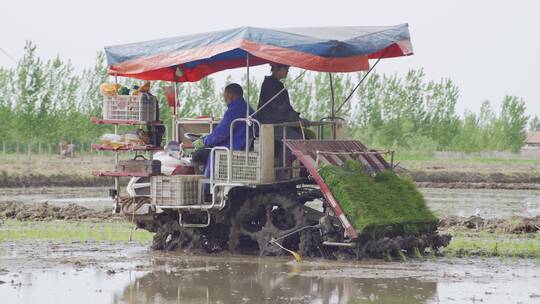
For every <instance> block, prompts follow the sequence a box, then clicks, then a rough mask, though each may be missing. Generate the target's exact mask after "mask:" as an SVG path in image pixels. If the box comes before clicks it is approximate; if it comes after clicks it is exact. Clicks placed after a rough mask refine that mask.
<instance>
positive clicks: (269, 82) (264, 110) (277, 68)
mask: <svg viewBox="0 0 540 304" xmlns="http://www.w3.org/2000/svg"><path fill="white" fill-rule="evenodd" d="M270 66H271V67H272V69H271V72H272V75H270V76H266V77H265V78H264V81H263V83H262V86H261V93H260V96H259V106H258V110H257V111H258V113H257V120H259V122H261V123H263V124H264V123H266V124H270V123H271V124H278V123H284V122H300V123H301V124H302V125H303V126H307V125H308V123H309V121H308V120H305V119H302V118H300V113H298V112H296V111H295V110H294V109H293V107H292V105H291V101H290V99H289V92H288V91H287V89H285V86H284V85H283V82H281V79H284V78H285V77H287V75H288V74H289V66H288V65H284V64H279V63H272V64H270ZM285 131H286V134H285V138H286V139H302V138H303V136H302V132H301V130H300V128H298V127H287V128H286V130H285ZM274 138H275V145H274V151H275V153H274V155H275V158H276V166H277V167H280V166H282V165H283V162H284V156H283V142H282V139H283V138H284V137H283V128H282V127H276V128H274ZM291 163H292V154H291V153H290V152H288V153H287V155H286V159H285V166H290V165H291ZM277 175H278V179H283V178H286V176H287V175H288V174H287V173H286V172H285V171H281V172H277Z"/></svg>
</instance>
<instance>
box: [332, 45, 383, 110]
mask: <svg viewBox="0 0 540 304" xmlns="http://www.w3.org/2000/svg"><path fill="white" fill-rule="evenodd" d="M387 50H388V49H385V50H384V51H383V52H382V53H381V56H380V57H379V59H377V61H375V63H374V64H373V66H371V67H370V68H369V70H368V71H367V73H366V75H364V77H362V79H360V82H358V84H357V85H356V86H355V87H354V89H353V90H352V91H351V93H350V94H349V96H347V98H345V100H344V101H343V103H342V104H341V105H340V106H339V107H338V109H337V111H336V113H339V111H340V110H341V108H343V106H344V105H345V104H346V103H347V102H348V101H349V100H350V99H351V97H352V96H353V94H354V92H356V90H357V89H358V88H359V87H360V85H361V84H362V83H363V82H364V80H365V79H366V78H367V77H368V75H369V73H371V71H373V69H375V67H376V66H377V64H378V63H379V61H381V59H382V58H383V57H384V54H385V53H386V51H387Z"/></svg>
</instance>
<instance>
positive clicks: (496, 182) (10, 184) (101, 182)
mask: <svg viewBox="0 0 540 304" xmlns="http://www.w3.org/2000/svg"><path fill="white" fill-rule="evenodd" d="M396 170H397V172H398V173H399V174H400V175H406V176H409V177H411V178H412V179H413V180H414V181H415V182H416V183H417V185H418V186H420V187H429V188H457V189H511V190H517V189H519V190H540V174H532V173H477V172H460V171H443V172H427V171H409V170H406V169H403V168H398V169H396ZM112 184H113V180H112V179H111V178H107V177H94V176H90V174H89V175H88V176H80V175H75V174H56V175H35V174H29V175H8V174H7V173H6V172H2V173H0V188H24V187H26V188H29V187H106V186H110V185H112Z"/></svg>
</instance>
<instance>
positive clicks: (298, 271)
mask: <svg viewBox="0 0 540 304" xmlns="http://www.w3.org/2000/svg"><path fill="white" fill-rule="evenodd" d="M246 259H249V257H246ZM156 266H159V265H155V266H154V267H156ZM157 268H159V267H157ZM306 270H309V273H310V275H309V276H305V275H303V272H304V271H306ZM436 292H437V284H436V283H435V282H425V281H419V280H416V279H412V278H395V279H359V278H346V277H339V276H333V277H326V276H322V277H321V276H317V275H316V271H314V268H313V267H305V266H304V265H284V264H277V263H249V262H247V263H238V262H232V263H227V262H226V263H212V262H199V263H192V262H185V261H183V262H180V263H177V264H175V265H166V267H165V269H164V270H156V271H152V272H149V273H147V274H145V275H143V276H142V277H139V278H136V279H134V281H133V282H132V283H130V284H129V285H128V286H127V287H126V288H125V289H124V290H123V292H122V293H120V294H117V295H116V296H115V298H114V303H130V304H136V303H245V302H249V303H320V304H323V303H324V304H326V303H328V304H330V303H339V304H341V303H426V301H428V300H430V299H434V297H435V295H436Z"/></svg>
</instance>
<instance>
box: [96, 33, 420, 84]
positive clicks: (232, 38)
mask: <svg viewBox="0 0 540 304" xmlns="http://www.w3.org/2000/svg"><path fill="white" fill-rule="evenodd" d="M412 53H413V51H412V45H411V42H410V36H409V29H408V25H407V24H401V25H396V26H377V27H362V26H350V27H311V28H290V29H263V28H255V27H241V28H235V29H231V30H225V31H217V32H210V33H203V34H195V35H188V36H181V37H173V38H165V39H159V40H152V41H146V42H138V43H130V44H124V45H117V46H109V47H106V48H105V54H106V56H107V63H108V66H109V74H111V75H118V76H126V77H133V78H138V79H145V80H166V81H178V82H185V81H198V80H200V79H201V78H203V77H205V76H208V75H210V74H212V73H215V72H219V71H222V70H226V69H233V68H239V67H245V66H246V57H247V56H248V54H249V65H250V66H255V65H260V64H264V63H269V62H277V63H281V64H286V65H290V66H294V67H298V68H302V69H306V70H312V71H319V72H355V71H362V70H367V69H368V68H369V62H368V59H372V58H389V57H399V56H408V55H412Z"/></svg>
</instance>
